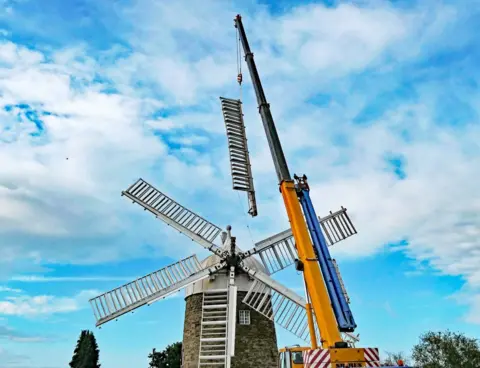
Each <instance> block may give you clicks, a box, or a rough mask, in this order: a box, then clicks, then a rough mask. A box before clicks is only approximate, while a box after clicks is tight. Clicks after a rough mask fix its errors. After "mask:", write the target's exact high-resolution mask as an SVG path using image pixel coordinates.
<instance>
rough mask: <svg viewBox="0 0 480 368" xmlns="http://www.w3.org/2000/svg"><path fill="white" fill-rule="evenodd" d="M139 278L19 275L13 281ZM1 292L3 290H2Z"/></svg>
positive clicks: (132, 278)
mask: <svg viewBox="0 0 480 368" xmlns="http://www.w3.org/2000/svg"><path fill="white" fill-rule="evenodd" d="M136 278H137V277H134V276H132V277H128V276H122V277H120V276H58V277H55V276H42V275H17V276H12V277H11V279H10V280H11V281H17V282H90V281H132V280H135V279H136ZM0 291H2V290H1V288H0Z"/></svg>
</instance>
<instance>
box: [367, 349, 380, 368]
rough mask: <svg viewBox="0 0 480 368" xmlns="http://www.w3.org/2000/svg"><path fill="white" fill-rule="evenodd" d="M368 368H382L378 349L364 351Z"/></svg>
mask: <svg viewBox="0 0 480 368" xmlns="http://www.w3.org/2000/svg"><path fill="white" fill-rule="evenodd" d="M363 351H364V356H365V362H366V363H367V364H366V366H367V367H380V355H379V354H378V349H377V348H365V349H363Z"/></svg>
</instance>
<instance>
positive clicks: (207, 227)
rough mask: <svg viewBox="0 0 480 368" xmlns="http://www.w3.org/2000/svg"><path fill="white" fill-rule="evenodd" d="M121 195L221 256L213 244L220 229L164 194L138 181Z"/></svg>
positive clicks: (218, 249) (141, 180)
mask: <svg viewBox="0 0 480 368" xmlns="http://www.w3.org/2000/svg"><path fill="white" fill-rule="evenodd" d="M122 195H124V196H126V197H128V198H130V199H131V200H132V201H133V202H135V203H138V204H139V205H140V206H142V207H143V208H144V209H145V210H148V211H150V212H151V213H153V214H154V215H155V216H156V217H157V218H159V219H161V220H162V221H164V222H165V223H166V224H168V225H170V226H171V227H173V228H174V229H176V230H178V231H180V232H181V233H183V234H185V235H186V236H188V237H189V238H190V239H192V240H194V241H195V242H197V243H198V244H200V245H201V246H202V247H204V248H206V249H208V250H210V251H212V252H213V253H215V254H217V255H218V256H222V254H223V253H222V251H221V250H220V248H219V247H218V246H217V245H215V244H213V241H214V240H215V238H216V237H217V236H218V235H219V234H220V232H221V229H220V228H219V227H218V226H216V225H214V224H212V223H211V222H210V221H207V220H205V219H204V218H203V217H201V216H199V215H197V214H196V213H194V212H193V211H190V210H189V209H187V208H185V207H184V206H182V205H181V204H179V203H177V202H176V201H174V200H173V199H171V198H170V197H168V196H167V195H166V194H164V193H162V192H160V191H159V190H158V189H156V188H155V187H153V186H152V185H150V184H148V183H147V182H146V181H145V180H143V179H138V180H137V181H136V182H135V183H134V184H133V185H131V186H130V187H129V188H128V189H127V190H126V191H123V192H122Z"/></svg>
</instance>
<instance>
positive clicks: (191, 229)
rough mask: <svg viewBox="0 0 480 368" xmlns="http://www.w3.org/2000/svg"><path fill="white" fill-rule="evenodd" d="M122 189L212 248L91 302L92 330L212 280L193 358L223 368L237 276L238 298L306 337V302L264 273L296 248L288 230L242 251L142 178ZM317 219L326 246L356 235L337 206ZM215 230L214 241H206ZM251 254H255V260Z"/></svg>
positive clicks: (229, 348)
mask: <svg viewBox="0 0 480 368" xmlns="http://www.w3.org/2000/svg"><path fill="white" fill-rule="evenodd" d="M122 194H123V195H124V196H126V197H127V198H129V199H131V200H132V201H133V202H134V203H137V204H139V205H140V206H142V207H143V208H144V209H145V210H148V211H149V212H151V213H152V214H153V215H155V216H156V217H157V218H158V219H160V220H162V221H164V222H165V223H167V224H168V225H170V226H171V227H172V228H174V229H176V230H178V231H179V232H181V233H183V234H184V235H186V236H188V237H189V238H191V239H192V240H193V241H195V242H196V243H198V244H199V245H200V246H202V247H203V248H205V249H207V250H209V251H210V252H212V253H213V255H214V259H215V262H212V264H211V265H207V266H205V267H202V265H201V264H200V262H199V261H198V259H197V257H196V255H192V256H190V257H187V258H185V259H182V260H180V261H178V262H176V263H174V264H171V265H169V266H167V267H164V268H162V269H160V270H158V271H155V272H152V273H150V274H148V275H146V276H143V277H141V278H139V279H136V280H134V281H132V282H130V283H127V284H125V285H123V286H120V287H118V288H115V289H113V290H111V291H108V292H106V293H104V294H102V295H99V296H97V297H95V298H93V299H91V300H90V303H91V306H92V308H93V312H94V314H95V317H96V319H97V322H96V326H97V327H98V326H100V325H103V324H104V323H106V322H108V321H111V320H114V319H117V318H118V317H120V316H121V315H123V314H126V313H128V312H131V311H133V310H134V309H136V308H139V307H141V306H144V305H150V304H152V303H154V302H156V301H158V300H160V299H163V298H165V297H167V296H169V295H171V294H173V293H176V292H178V291H180V290H181V289H184V288H187V287H189V286H192V285H193V287H194V284H198V283H200V282H201V281H203V280H206V279H208V280H210V281H213V280H214V278H215V277H218V278H220V279H224V280H225V282H224V283H222V282H218V283H217V284H216V285H215V286H216V287H215V288H212V289H210V290H207V291H206V292H204V293H203V304H202V312H203V317H202V325H201V329H202V330H201V336H200V341H199V343H200V348H199V356H198V360H199V362H200V363H223V364H224V365H223V366H225V367H230V360H231V357H233V356H234V355H235V328H236V324H237V316H236V311H237V286H236V279H237V278H238V277H239V276H240V275H243V276H246V277H248V278H249V280H251V282H250V287H249V289H248V291H247V292H246V293H245V295H244V296H243V298H242V299H241V303H244V304H245V305H247V306H248V307H250V308H251V309H253V310H254V311H256V312H258V313H260V314H261V315H263V316H265V317H266V318H267V319H270V320H272V321H275V322H276V323H277V324H278V325H280V326H282V327H284V328H285V329H287V330H289V331H290V332H292V333H293V334H295V335H296V336H298V337H299V338H301V339H302V340H305V341H307V342H308V341H309V330H308V323H307V314H306V311H305V305H306V303H307V302H306V300H305V299H304V298H303V297H301V296H299V295H298V294H296V293H295V292H293V291H292V290H290V289H288V288H287V287H285V286H283V285H282V284H280V283H279V282H277V281H275V280H274V279H273V278H272V277H271V275H272V274H274V273H276V272H278V271H280V270H282V269H284V268H286V267H288V266H290V265H291V264H293V263H295V260H296V250H295V244H294V242H293V236H292V232H291V230H290V229H288V230H285V231H282V232H280V233H278V234H275V235H273V236H271V237H269V238H266V239H264V240H262V241H260V242H258V243H256V244H255V246H254V247H253V248H252V249H250V250H248V251H245V252H244V251H241V250H240V249H239V248H238V247H237V245H236V241H235V237H233V236H231V228H230V227H229V226H227V228H226V230H227V231H226V232H222V231H221V229H220V227H218V226H216V225H214V224H213V223H211V222H209V221H207V220H205V219H204V218H202V217H201V216H199V215H197V214H196V213H194V212H192V211H191V210H189V209H187V208H186V207H184V206H182V205H180V204H179V203H177V202H176V201H174V200H173V199H171V198H170V197H168V196H167V195H166V194H164V193H162V192H161V191H159V190H158V189H156V188H154V187H153V186H152V185H150V184H149V183H147V182H146V181H144V180H142V179H139V180H138V181H137V182H135V183H134V184H133V185H132V186H130V187H129V188H128V189H127V190H126V191H124V192H123V193H122ZM319 221H320V224H321V226H322V228H323V230H324V231H325V234H326V236H327V239H328V241H329V245H333V244H334V243H336V242H339V241H341V240H343V239H345V238H347V237H349V236H351V235H353V234H355V233H356V230H355V228H354V227H353V225H352V223H351V221H350V219H349V217H348V215H347V210H346V208H343V207H342V209H341V210H339V211H337V212H335V213H330V214H329V215H328V216H325V217H323V218H319ZM220 233H222V234H221V235H222V236H221V239H222V246H218V245H216V244H215V243H214V241H215V239H216V238H217V237H218V235H220ZM254 256H259V258H260V260H261V263H260V262H258V261H257V260H255V259H254ZM210 259H212V258H210ZM259 265H260V266H259ZM262 266H263V267H262ZM344 292H345V291H344ZM208 312H210V313H208ZM317 333H318V331H317Z"/></svg>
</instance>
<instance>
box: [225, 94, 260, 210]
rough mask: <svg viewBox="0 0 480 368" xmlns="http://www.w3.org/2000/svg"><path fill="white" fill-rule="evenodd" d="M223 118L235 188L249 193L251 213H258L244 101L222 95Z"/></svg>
mask: <svg viewBox="0 0 480 368" xmlns="http://www.w3.org/2000/svg"><path fill="white" fill-rule="evenodd" d="M220 101H221V104H222V112H223V119H224V121H225V128H226V130H227V139H228V153H229V155H230V169H231V172H232V181H233V189H235V190H241V191H245V192H247V193H248V202H249V207H250V208H249V211H248V212H249V213H250V215H252V216H256V215H257V202H256V199H255V189H254V187H253V176H252V168H251V165H250V156H249V153H248V145H247V136H246V134H245V124H244V122H243V113H242V102H241V101H240V100H233V99H230V98H224V97H220Z"/></svg>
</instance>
